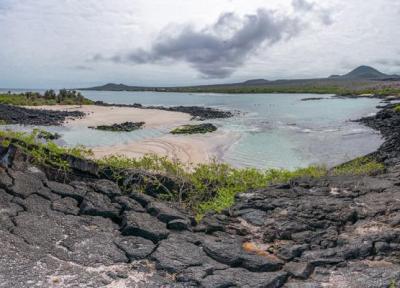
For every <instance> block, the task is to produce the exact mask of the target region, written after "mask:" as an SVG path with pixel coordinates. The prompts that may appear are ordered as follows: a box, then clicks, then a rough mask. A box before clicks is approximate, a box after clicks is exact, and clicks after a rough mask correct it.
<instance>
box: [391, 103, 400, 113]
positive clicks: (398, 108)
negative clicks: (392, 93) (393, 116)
mask: <svg viewBox="0 0 400 288" xmlns="http://www.w3.org/2000/svg"><path fill="white" fill-rule="evenodd" d="M393 110H394V111H395V112H400V104H398V105H396V106H394V108H393Z"/></svg>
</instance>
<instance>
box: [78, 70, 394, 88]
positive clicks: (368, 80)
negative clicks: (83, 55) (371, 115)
mask: <svg viewBox="0 0 400 288" xmlns="http://www.w3.org/2000/svg"><path fill="white" fill-rule="evenodd" d="M382 81H387V82H390V81H395V82H396V83H397V82H400V76H399V75H388V74H385V73H382V72H380V71H378V70H377V69H375V68H373V67H370V66H360V67H357V68H356V69H354V70H352V71H350V72H349V73H347V74H344V75H332V76H330V77H328V78H315V79H287V80H285V79H281V80H274V81H270V80H266V79H250V80H247V81H244V82H240V83H225V84H211V85H199V86H180V87H179V86H178V87H143V86H129V85H125V84H114V83H108V84H106V85H102V86H96V87H91V88H83V89H79V90H95V91H159V92H166V91H171V92H228V93H242V92H244V93H246V92H249V93H257V92H263V91H264V92H271V93H273V92H282V93H339V92H340V91H341V90H349V89H350V90H354V89H356V90H359V89H365V88H371V87H374V86H377V82H379V83H381V82H382Z"/></svg>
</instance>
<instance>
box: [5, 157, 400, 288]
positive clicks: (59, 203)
mask: <svg viewBox="0 0 400 288" xmlns="http://www.w3.org/2000/svg"><path fill="white" fill-rule="evenodd" d="M399 176H400V169H398V168H396V167H393V168H391V170H390V171H389V172H388V173H386V174H384V175H381V176H375V177H367V176H363V177H361V176H358V177H355V176H354V177H350V176H349V177H327V178H324V179H319V180H315V179H314V180H311V179H300V180H297V181H293V182H291V183H289V184H287V185H279V186H272V187H269V188H267V189H264V190H259V191H252V192H248V193H243V194H239V195H238V196H237V199H236V204H235V205H234V206H233V207H232V208H231V209H229V210H227V211H225V212H224V213H222V214H220V215H207V216H206V217H205V218H204V219H203V221H202V222H201V223H199V224H198V225H197V226H194V225H195V223H194V221H193V219H192V217H191V215H189V214H188V213H186V212H185V211H183V210H179V211H178V210H177V209H176V208H173V206H170V205H168V203H163V202H159V200H157V199H154V198H152V197H150V196H146V195H142V194H139V193H131V194H129V195H123V193H121V191H120V189H119V188H118V186H117V185H115V184H114V183H112V182H110V181H108V180H104V179H86V180H85V179H82V180H81V181H72V182H70V183H59V182H55V181H51V180H49V179H48V178H47V176H46V175H45V173H44V172H42V171H41V170H40V169H39V168H38V167H34V166H32V165H31V164H29V163H15V162H14V163H11V165H8V166H7V167H5V166H3V167H1V168H0V241H1V243H2V245H0V255H1V257H0V287H78V286H79V287H107V286H108V287H388V285H389V284H390V283H397V282H398V281H400V212H399V211H400V178H399ZM178 224H179V225H178Z"/></svg>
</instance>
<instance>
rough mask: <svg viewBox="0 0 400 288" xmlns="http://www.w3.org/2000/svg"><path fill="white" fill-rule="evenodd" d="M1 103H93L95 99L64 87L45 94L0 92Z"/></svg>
mask: <svg viewBox="0 0 400 288" xmlns="http://www.w3.org/2000/svg"><path fill="white" fill-rule="evenodd" d="M0 104H9V105H16V106H42V105H57V104H60V105H91V104H93V101H91V100H89V99H87V98H85V97H83V95H82V94H81V93H80V92H76V91H74V90H71V91H70V90H65V89H62V90H60V91H59V93H58V94H56V93H55V92H54V91H52V90H48V91H46V92H45V93H44V94H43V95H41V94H40V93H37V92H26V93H20V94H12V93H7V94H0Z"/></svg>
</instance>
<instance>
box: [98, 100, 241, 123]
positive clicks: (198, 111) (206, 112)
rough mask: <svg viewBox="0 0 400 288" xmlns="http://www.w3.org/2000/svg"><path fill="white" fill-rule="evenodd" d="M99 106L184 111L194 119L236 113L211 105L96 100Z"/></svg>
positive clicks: (227, 116) (219, 117)
mask: <svg viewBox="0 0 400 288" xmlns="http://www.w3.org/2000/svg"><path fill="white" fill-rule="evenodd" d="M94 104H95V105H98V106H106V107H112V106H114V107H132V108H138V109H156V110H163V111H170V112H182V113H187V114H189V115H191V116H192V117H193V118H192V119H193V120H200V121H204V120H209V119H221V118H231V117H233V116H234V113H232V112H230V111H224V110H219V109H215V108H210V107H201V106H173V107H164V106H143V105H142V104H138V103H135V104H108V103H105V102H103V101H96V102H95V103H94Z"/></svg>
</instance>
